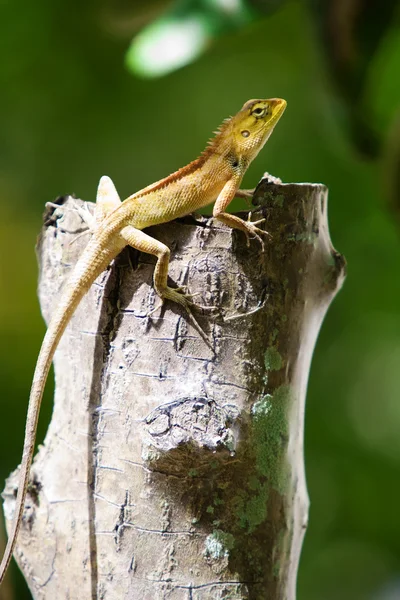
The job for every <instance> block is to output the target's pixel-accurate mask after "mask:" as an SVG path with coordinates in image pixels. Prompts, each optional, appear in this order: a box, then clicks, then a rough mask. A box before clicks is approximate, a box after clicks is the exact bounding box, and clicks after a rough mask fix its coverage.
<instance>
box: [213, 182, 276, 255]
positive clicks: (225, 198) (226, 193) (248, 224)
mask: <svg viewBox="0 0 400 600" xmlns="http://www.w3.org/2000/svg"><path fill="white" fill-rule="evenodd" d="M239 184H240V179H237V178H232V179H230V180H229V181H228V182H227V183H226V184H225V186H224V187H223V189H222V191H221V192H220V194H219V196H218V198H217V200H216V201H215V204H214V209H213V217H215V218H216V219H218V220H219V221H221V222H222V223H225V225H228V226H229V227H232V228H233V229H240V231H243V232H244V233H245V234H246V237H247V245H248V246H249V245H250V238H251V237H255V238H257V239H258V241H259V242H260V244H261V246H262V247H263V248H264V241H263V240H262V239H261V237H260V236H261V235H268V233H267V232H266V231H264V230H263V229H260V228H259V227H257V225H260V224H261V223H264V221H265V219H260V220H258V221H254V222H252V221H243V219H241V218H240V217H237V216H236V215H231V214H229V213H227V212H225V210H226V209H227V207H228V205H229V204H230V202H231V201H232V200H233V198H234V197H235V195H236V193H237V191H238V188H239ZM249 217H251V213H250V215H249Z"/></svg>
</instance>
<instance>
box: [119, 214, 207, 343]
mask: <svg viewBox="0 0 400 600" xmlns="http://www.w3.org/2000/svg"><path fill="white" fill-rule="evenodd" d="M120 235H121V237H122V238H123V239H124V240H125V242H126V243H127V244H129V245H130V246H132V247H133V248H136V250H139V251H140V252H146V253H147V254H152V255H153V256H156V257H157V263H156V266H155V269H154V276H153V281H154V288H155V290H156V292H157V294H158V295H159V296H160V298H161V304H162V303H163V302H164V300H172V302H176V303H177V304H179V305H180V306H182V308H184V309H185V311H186V314H187V316H188V318H189V320H190V321H191V322H192V324H193V326H194V328H195V329H196V330H197V332H198V333H199V334H200V336H201V338H202V339H203V340H204V342H205V343H206V344H207V346H209V347H210V348H211V350H212V351H213V352H214V350H213V347H212V344H211V342H210V340H209V339H208V337H207V335H206V333H205V332H204V331H203V329H202V328H201V326H200V325H199V323H198V322H197V320H196V319H195V317H194V316H193V313H192V309H193V308H194V304H193V302H192V301H191V300H190V298H191V296H190V294H184V293H182V291H179V288H178V289H174V288H171V287H169V286H168V285H167V280H168V266H169V257H170V249H169V248H168V246H166V245H165V244H163V243H162V242H160V241H158V240H156V239H154V238H152V237H151V236H150V235H148V234H147V233H144V232H143V231H141V230H140V229H136V228H135V227H132V226H131V225H129V226H127V227H124V228H123V229H122V231H121V232H120ZM161 304H160V305H157V307H156V308H155V309H153V310H151V311H150V313H149V315H150V314H153V313H154V312H155V311H156V310H158V308H160V306H161ZM149 315H148V316H149Z"/></svg>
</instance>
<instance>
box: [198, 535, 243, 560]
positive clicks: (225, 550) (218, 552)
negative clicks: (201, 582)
mask: <svg viewBox="0 0 400 600" xmlns="http://www.w3.org/2000/svg"><path fill="white" fill-rule="evenodd" d="M234 546H235V538H234V537H233V535H232V534H231V533H226V532H225V531H222V530H221V529H216V530H215V531H213V532H212V533H211V534H210V535H208V536H207V537H206V541H205V548H204V552H203V554H204V556H206V557H207V558H212V559H214V560H221V558H226V557H228V556H229V552H230V550H232V549H233V548H234Z"/></svg>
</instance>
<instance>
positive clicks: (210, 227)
mask: <svg viewBox="0 0 400 600" xmlns="http://www.w3.org/2000/svg"><path fill="white" fill-rule="evenodd" d="M59 203H60V207H59V208H56V209H54V207H53V208H52V209H51V210H48V212H47V213H46V215H45V217H46V221H45V226H44V229H43V232H42V236H41V240H40V243H39V262H40V267H41V276H40V288H39V292H40V301H41V306H42V311H43V314H44V317H45V319H46V321H47V322H48V321H49V319H50V317H51V314H52V311H53V309H54V307H55V306H56V304H57V301H58V298H59V295H60V292H61V289H62V286H63V285H64V284H65V280H66V278H67V275H68V274H69V273H70V272H71V269H72V267H73V265H74V263H75V262H76V260H77V257H78V256H79V254H80V252H81V251H82V248H83V247H84V245H85V244H86V243H87V240H88V234H86V235H81V236H80V237H79V238H78V234H79V233H80V232H81V231H82V229H83V225H82V221H81V219H80V217H79V215H78V213H77V212H76V210H72V209H74V208H75V207H76V205H77V204H79V205H82V202H81V201H80V200H76V199H72V198H70V197H67V198H63V199H61V200H60V201H59ZM253 204H255V205H257V206H258V208H254V214H253V220H255V219H258V218H260V217H262V216H264V217H265V218H266V224H267V229H268V231H269V232H270V234H271V238H270V239H267V240H266V243H265V251H264V252H263V251H262V249H261V246H260V243H259V241H257V240H256V239H254V240H251V241H250V245H249V246H247V245H246V239H245V236H244V235H243V233H242V232H238V231H233V230H231V229H229V228H227V227H225V226H223V225H221V224H220V223H219V222H218V221H216V220H214V219H209V218H205V217H199V216H196V217H187V218H185V219H182V220H180V221H178V222H171V223H168V224H165V225H161V226H158V227H154V228H151V229H149V233H150V234H151V235H153V236H154V237H156V238H157V239H160V240H161V241H162V242H164V243H165V244H167V245H168V246H169V247H170V248H171V250H172V260H171V268H170V275H171V278H172V280H173V281H174V282H175V283H176V284H177V285H184V286H187V288H188V290H189V292H190V293H191V294H194V295H195V296H194V301H195V302H196V304H198V305H202V306H206V307H214V308H215V310H214V311H206V310H205V309H204V310H203V313H202V312H201V311H200V312H197V311H196V312H195V313H194V314H195V317H196V318H197V320H198V322H199V323H200V325H201V327H202V328H203V329H204V331H205V333H206V335H207V336H208V338H209V344H206V343H205V341H204V340H203V339H202V337H201V336H200V335H199V333H198V331H197V330H196V328H195V327H194V326H193V324H192V323H191V322H190V320H189V319H188V317H187V315H186V314H185V313H184V312H183V311H182V309H181V308H180V307H179V306H177V305H174V304H172V303H170V302H166V303H165V305H164V306H163V307H162V308H160V309H159V310H155V311H154V312H152V314H150V315H149V313H150V312H151V311H152V310H153V309H154V308H156V307H157V305H158V303H159V299H158V297H157V295H156V294H155V292H154V289H153V287H152V274H153V267H154V260H153V258H152V257H150V256H149V255H146V254H138V253H137V252H135V251H132V250H131V249H127V250H125V251H124V252H123V253H121V255H120V256H119V257H118V258H117V260H115V261H114V263H113V264H112V265H111V267H110V268H109V269H108V270H107V271H106V272H104V273H103V274H102V275H101V276H100V277H99V278H98V280H97V281H96V283H95V284H94V285H93V286H92V288H91V289H90V291H89V293H88V294H87V296H86V297H85V298H84V300H83V301H82V303H81V305H80V307H79V309H78V310H77V312H76V314H75V316H74V317H73V319H72V322H71V323H70V325H69V327H68V329H67V331H66V333H65V335H64V336H63V338H62V341H61V343H60V346H59V348H58V351H57V353H56V357H55V361H54V362H55V380H56V392H55V400H54V412H53V418H52V421H51V423H50V426H49V429H48V432H47V435H46V439H45V442H44V444H43V446H42V447H41V448H40V450H39V452H38V454H37V456H36V458H35V461H34V465H33V468H32V472H31V478H32V483H31V486H30V490H29V495H28V499H27V502H26V507H25V514H24V522H23V526H22V530H21V533H20V536H19V540H18V546H17V550H16V558H17V561H18V564H19V565H20V567H21V569H22V571H23V573H24V575H25V577H26V580H27V582H28V585H29V587H30V589H31V591H32V594H33V596H34V598H35V599H37V600H39V599H40V600H41V599H46V600H50V599H51V600H54V598H68V599H70V600H81V599H86V598H92V599H102V600H123V599H138V600H142V599H143V600H157V599H160V600H161V599H168V600H206V599H207V600H210V599H211V600H214V599H215V600H218V599H221V600H222V599H228V598H229V599H231V600H239V599H240V600H244V599H249V600H261V599H263V600H294V598H295V587H296V574H297V568H298V562H299V556H300V551H301V545H302V540H303V536H304V532H305V529H306V526H307V514H308V496H307V490H306V484H305V477H304V465H303V426H304V418H303V417H304V401H305V392H306V386H307V378H308V372H309V366H310V361H311V355H312V351H313V347H314V344H315V340H316V337H317V334H318V330H319V327H320V325H321V322H322V319H323V317H324V314H325V312H326V310H327V308H328V306H329V304H330V302H331V300H332V298H333V297H334V295H335V294H336V292H337V290H338V288H339V287H340V285H341V283H342V281H343V277H344V270H345V262H344V259H343V257H342V256H341V255H340V254H338V253H337V252H336V251H335V250H334V249H333V247H332V245H331V242H330V239H329V233H328V226H327V190H326V188H325V187H324V186H323V185H312V184H279V183H276V182H273V183H271V182H270V181H269V180H268V178H265V179H263V180H262V181H261V182H260V184H259V186H258V188H257V190H256V193H255V195H254V198H253ZM241 216H242V217H243V216H244V217H246V215H243V214H242V215H241ZM75 240H76V241H75ZM72 242H73V243H72ZM197 294H198V295H197ZM17 483H18V471H16V472H15V473H14V474H13V475H12V476H11V477H10V478H9V480H8V485H7V488H6V492H5V512H6V515H7V517H8V518H11V516H12V513H13V507H14V501H15V491H16V487H17Z"/></svg>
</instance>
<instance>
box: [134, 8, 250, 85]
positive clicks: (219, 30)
mask: <svg viewBox="0 0 400 600" xmlns="http://www.w3.org/2000/svg"><path fill="white" fill-rule="evenodd" d="M255 17H256V12H254V11H252V10H251V9H250V8H249V5H248V4H247V2H246V1H245V0H181V1H179V2H177V3H176V4H174V6H173V7H172V9H171V10H169V11H168V12H166V13H165V14H164V15H163V16H162V17H161V18H159V19H157V20H156V21H154V22H153V23H151V24H150V25H148V26H147V27H145V28H144V29H142V31H141V32H140V33H138V35H137V36H135V37H134V38H133V40H132V43H131V45H130V48H129V50H128V52H127V55H126V64H127V67H128V69H129V70H130V71H131V72H132V73H134V74H135V75H139V76H141V77H159V76H160V75H165V74H166V73H170V72H171V71H175V70H176V69H179V68H180V67H183V66H184V65H187V64H189V63H191V62H192V61H193V60H195V59H196V58H198V57H199V56H200V54H202V53H203V52H204V50H205V49H206V48H207V46H208V45H209V44H210V43H211V42H212V41H213V40H214V39H215V38H216V37H217V36H219V35H221V34H223V33H227V32H229V31H234V30H235V29H239V28H240V27H243V26H244V25H246V24H248V23H250V22H251V21H252V20H253V19H254V18H255Z"/></svg>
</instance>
